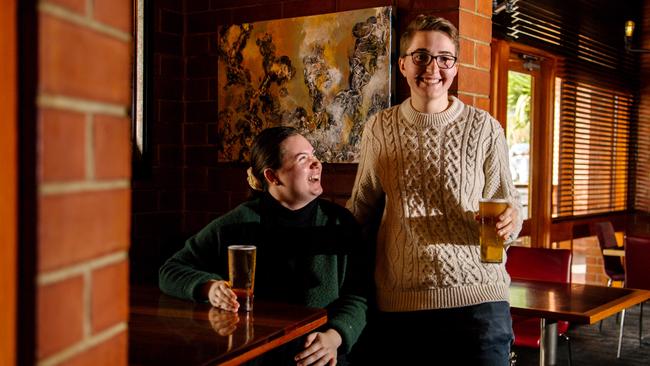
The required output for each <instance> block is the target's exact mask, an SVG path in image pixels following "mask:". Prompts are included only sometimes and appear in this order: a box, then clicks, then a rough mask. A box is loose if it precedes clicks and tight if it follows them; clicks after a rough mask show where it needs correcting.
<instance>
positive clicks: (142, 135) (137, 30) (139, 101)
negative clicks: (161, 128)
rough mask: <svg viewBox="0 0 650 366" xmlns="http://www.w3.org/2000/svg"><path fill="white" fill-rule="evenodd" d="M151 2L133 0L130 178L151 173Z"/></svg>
mask: <svg viewBox="0 0 650 366" xmlns="http://www.w3.org/2000/svg"><path fill="white" fill-rule="evenodd" d="M152 9H153V5H152V2H151V1H147V0H135V1H134V2H133V55H134V59H133V67H132V85H133V93H132V100H131V146H132V149H131V150H132V177H133V179H143V178H149V177H150V176H151V174H152V167H151V164H152V160H151V159H152V156H151V155H152V152H151V142H150V140H151V136H150V135H151V121H150V119H151V118H152V113H153V109H152V97H153V90H152V87H153V80H152V77H153V72H152V69H153V66H152V62H153V56H152V55H153V48H152V47H153V37H152V35H153V17H152V11H153V10H152Z"/></svg>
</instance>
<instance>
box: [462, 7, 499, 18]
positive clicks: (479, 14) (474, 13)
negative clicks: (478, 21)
mask: <svg viewBox="0 0 650 366" xmlns="http://www.w3.org/2000/svg"><path fill="white" fill-rule="evenodd" d="M458 10H460V11H464V12H465V13H467V14H472V15H476V16H477V17H480V18H484V19H488V20H492V14H490V15H489V16H488V15H485V14H483V13H480V12H478V11H476V10H469V9H465V8H459V9H458Z"/></svg>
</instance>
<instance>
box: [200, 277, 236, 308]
mask: <svg viewBox="0 0 650 366" xmlns="http://www.w3.org/2000/svg"><path fill="white" fill-rule="evenodd" d="M204 288H207V295H208V296H207V297H208V301H210V304H212V306H214V307H215V308H219V309H223V310H227V311H233V312H236V311H237V310H239V303H238V302H237V295H235V293H234V292H233V291H232V290H231V289H230V284H229V283H228V281H223V280H219V281H216V280H212V281H209V282H207V283H206V284H205V285H204Z"/></svg>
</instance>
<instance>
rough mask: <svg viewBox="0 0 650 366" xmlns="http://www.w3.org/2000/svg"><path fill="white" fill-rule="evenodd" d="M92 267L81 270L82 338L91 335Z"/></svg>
mask: <svg viewBox="0 0 650 366" xmlns="http://www.w3.org/2000/svg"><path fill="white" fill-rule="evenodd" d="M91 273H92V268H88V269H87V270H84V272H83V286H84V287H83V292H82V296H83V310H82V313H83V314H82V317H83V318H82V330H83V335H84V339H87V338H89V337H91V336H92V333H93V330H92V321H93V319H92V291H91V288H92V276H91Z"/></svg>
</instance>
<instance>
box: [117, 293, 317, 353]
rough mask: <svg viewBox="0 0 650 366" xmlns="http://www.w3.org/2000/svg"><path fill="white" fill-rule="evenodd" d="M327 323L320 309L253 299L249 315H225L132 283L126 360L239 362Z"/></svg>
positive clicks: (206, 306)
mask: <svg viewBox="0 0 650 366" xmlns="http://www.w3.org/2000/svg"><path fill="white" fill-rule="evenodd" d="M326 322H327V313H326V311H325V310H323V309H314V308H306V307H303V306H296V305H287V304H276V303H267V302H262V301H256V302H255V304H254V308H253V311H252V312H250V313H246V312H239V313H229V312H226V311H222V310H218V309H216V308H213V307H212V306H211V305H209V304H197V303H193V302H190V301H184V300H179V299H176V298H173V297H170V296H167V295H164V294H162V293H161V292H160V291H159V290H158V289H157V288H151V287H137V286H134V287H132V288H131V307H130V319H129V364H131V365H217V364H218V365H237V364H240V363H242V362H244V361H247V360H250V359H252V358H254V357H256V356H258V355H260V354H262V353H264V352H266V351H269V350H271V349H273V348H275V347H278V346H280V345H282V344H284V343H287V342H289V341H291V340H293V339H295V338H298V337H300V336H302V335H304V334H307V333H309V332H311V331H312V330H314V329H316V328H318V327H319V326H321V325H323V324H325V323H326Z"/></svg>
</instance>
